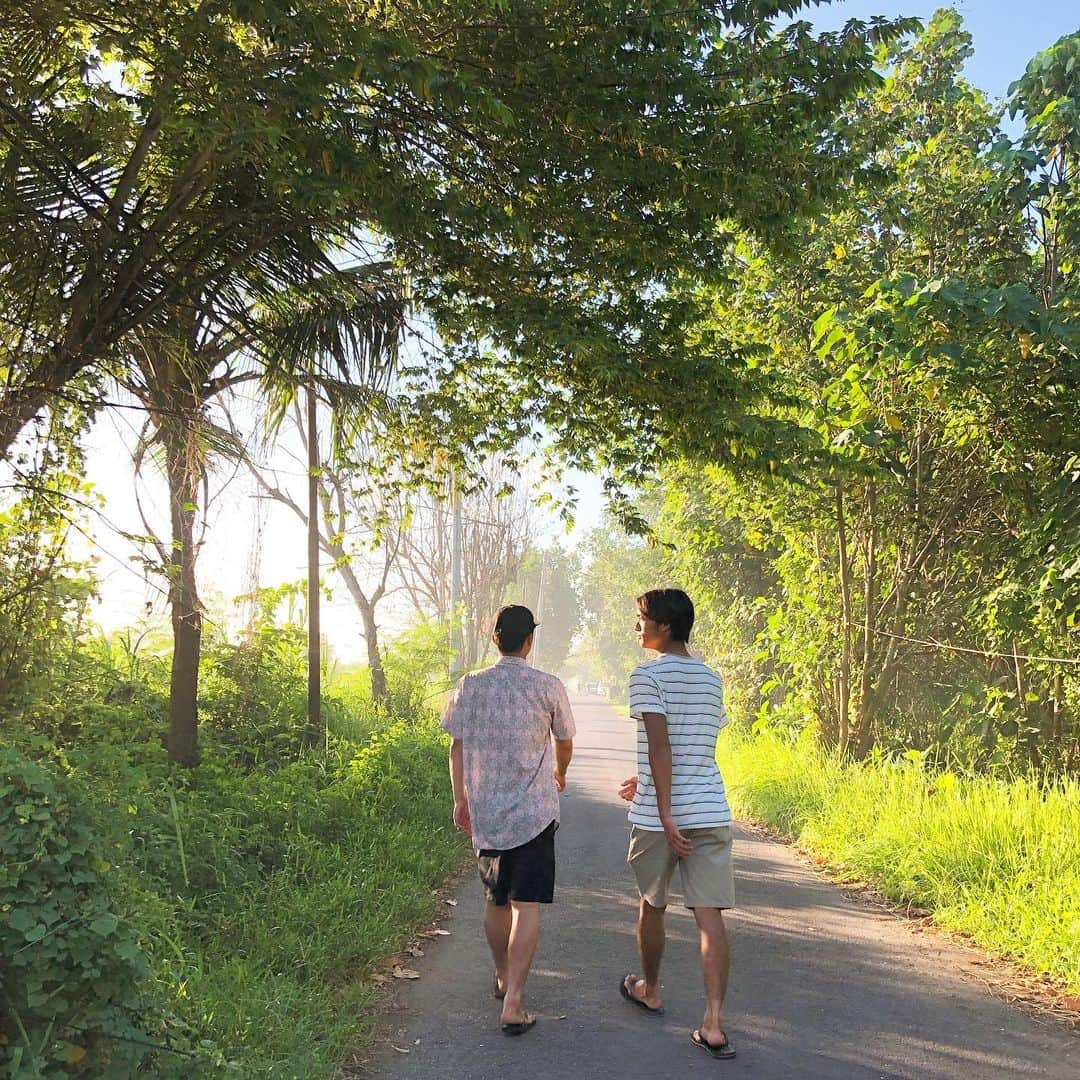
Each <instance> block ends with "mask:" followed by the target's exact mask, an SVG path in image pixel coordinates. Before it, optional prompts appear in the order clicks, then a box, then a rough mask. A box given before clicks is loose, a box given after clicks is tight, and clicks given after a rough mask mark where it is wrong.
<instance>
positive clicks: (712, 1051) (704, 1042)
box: [690, 1028, 735, 1061]
mask: <svg viewBox="0 0 1080 1080" xmlns="http://www.w3.org/2000/svg"><path fill="white" fill-rule="evenodd" d="M690 1041H691V1042H692V1043H693V1044H694V1045H695V1046H700V1047H701V1049H702V1050H704V1051H705V1053H706V1054H708V1055H709V1056H710V1057H714V1058H716V1059H718V1060H721V1061H723V1060H726V1059H728V1058H733V1057H734V1056H735V1047H734V1046H732V1045H731V1040H730V1039H729V1038H728V1037H727V1032H726V1031H725V1032H724V1041H723V1042H719V1043H711V1042H709V1040H708V1039H706V1038H705V1036H704V1035H702V1034H701V1028H694V1030H693V1031H691V1032H690Z"/></svg>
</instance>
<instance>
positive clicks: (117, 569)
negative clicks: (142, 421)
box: [88, 0, 1080, 659]
mask: <svg viewBox="0 0 1080 1080" xmlns="http://www.w3.org/2000/svg"><path fill="white" fill-rule="evenodd" d="M939 6H941V5H939V4H926V3H918V2H894V0H840V2H838V3H835V4H831V5H826V6H822V7H817V8H812V9H809V10H808V11H807V12H806V13H805V14H804V15H803V17H805V18H809V19H811V21H813V22H814V23H815V25H816V26H818V27H819V28H821V29H832V28H835V27H838V26H840V25H842V24H843V22H844V21H845V20H847V19H849V18H858V19H867V18H869V17H871V16H872V15H886V16H896V15H901V14H903V15H914V16H916V17H919V18H922V19H924V20H926V19H929V17H930V16H931V15H932V14H933V12H934V11H935V10H936V9H937V8H938V7H939ZM955 6H956V7H957V8H958V10H959V11H960V13H961V15H962V16H963V18H964V22H965V25H966V27H967V29H968V30H969V31H970V32H971V34H972V36H973V39H974V47H975V55H974V56H973V58H972V59H971V60H970V61H969V63H968V67H967V76H968V78H969V79H970V80H971V81H972V82H973V83H975V84H976V85H977V86H980V87H982V88H983V89H984V90H986V91H987V92H988V93H990V94H991V95H993V96H994V97H1002V96H1004V94H1005V92H1006V89H1007V87H1008V85H1009V83H1010V82H1012V81H1013V80H1015V79H1016V78H1018V77H1019V76H1020V75H1021V74H1023V71H1024V68H1025V66H1026V65H1027V62H1028V60H1029V59H1030V58H1031V57H1032V56H1033V55H1034V54H1035V53H1036V52H1038V51H1039V50H1041V49H1045V48H1047V47H1048V46H1049V45H1051V44H1053V42H1055V41H1056V40H1057V39H1058V38H1059V37H1061V36H1062V35H1063V34H1066V33H1070V32H1072V31H1074V30H1076V29H1077V28H1078V27H1080V15H1078V14H1077V12H1078V10H1080V7H1078V5H1077V3H1076V2H1075V0H1074V2H1066V0H1026V2H1024V3H1015V2H1010V0H966V2H964V3H959V4H957V5H955ZM132 422H135V423H137V418H136V417H135V416H134V414H130V413H127V414H120V415H118V416H116V417H115V418H114V419H112V420H110V419H106V420H104V421H103V422H102V423H100V424H99V425H98V427H97V429H96V430H95V432H94V433H93V437H92V439H91V443H92V445H93V446H94V447H96V449H95V450H94V451H93V452H92V453H91V454H90V456H89V470H88V472H89V478H90V479H91V480H93V481H94V483H96V484H97V485H98V486H99V488H100V490H101V491H102V492H103V494H104V495H105V497H106V499H107V513H108V515H109V517H110V519H111V520H112V521H114V522H115V523H116V524H117V525H118V526H119V527H120V528H122V529H125V530H127V531H130V532H133V533H139V532H141V531H142V526H141V524H140V523H139V519H138V516H137V513H136V510H135V504H134V501H133V499H132V494H131V493H132V483H133V481H132V478H131V469H130V465H129V460H130V457H129V454H128V452H127V450H126V449H125V447H124V438H122V437H121V430H122V429H123V428H125V427H129V426H130V424H131V423H132ZM128 437H130V431H129V432H128ZM289 471H294V470H293V469H290V470H289ZM292 479H293V482H294V483H295V484H296V485H297V491H296V495H297V496H298V497H302V494H303V484H304V478H303V473H302V471H301V470H295V475H294V476H293V477H292ZM573 482H574V483H575V485H576V486H577V487H578V489H579V490H580V501H579V506H578V512H577V521H578V527H577V529H576V531H575V535H574V536H573V537H571V538H570V542H573V540H574V539H575V538H576V537H579V536H581V535H583V534H584V533H585V532H587V531H588V529H589V528H591V527H592V526H593V525H594V524H595V523H596V521H597V519H598V517H599V511H600V495H599V492H600V487H599V483H598V481H597V480H596V478H594V477H582V476H576V477H574V478H573ZM149 487H150V488H151V490H150V491H149V492H148V496H149V502H151V503H153V502H154V491H153V489H154V488H155V487H157V493H158V499H157V501H158V504H159V508H160V507H161V498H160V486H159V485H153V484H151V485H149ZM253 495H254V492H253V491H252V490H251V489H250V485H249V484H248V483H247V482H246V479H245V478H241V479H240V480H239V481H238V482H237V483H235V484H234V485H233V486H231V487H230V488H229V490H228V492H227V493H226V494H225V495H224V496H223V497H222V498H220V499H219V500H218V501H217V502H216V503H215V505H214V508H213V509H212V512H211V525H210V529H209V530H208V534H207V544H206V547H205V548H204V550H203V551H202V553H201V556H200V578H201V581H202V582H203V593H204V597H206V598H210V597H213V596H215V595H216V596H219V597H231V596H233V595H236V594H237V593H240V592H242V591H243V590H244V588H245V586H246V583H247V581H248V579H249V575H250V571H251V567H252V559H251V556H250V547H251V541H252V540H253V538H254V537H255V535H256V534H258V533H260V532H261V538H262V545H261V559H260V567H259V571H260V580H261V582H262V584H263V585H269V584H279V583H281V582H283V581H295V580H298V579H299V578H300V577H302V575H303V574H304V563H303V552H304V535H303V530H302V527H301V525H300V524H299V522H298V521H297V520H296V519H295V518H294V517H292V516H291V515H290V514H289V512H288V511H286V510H284V509H282V508H280V507H276V506H271V507H269V508H268V509H267V510H266V511H265V514H264V515H260V513H258V512H257V506H258V504H257V502H256V500H255V499H254V498H253ZM260 526H261V528H260ZM96 531H97V537H98V541H99V543H100V545H101V547H102V548H106V549H108V553H107V554H104V553H102V552H101V551H100V550H99V551H98V555H99V558H100V559H101V562H100V565H99V573H100V576H101V579H102V594H103V602H102V604H101V605H100V607H99V609H98V612H97V615H98V617H99V618H100V619H101V621H102V622H103V623H105V624H106V625H107V626H110V627H117V626H122V625H126V624H130V623H132V622H133V621H134V620H136V619H137V618H138V617H139V615H140V613H142V612H143V611H144V610H145V609H146V607H147V605H148V604H149V605H150V606H151V608H152V610H153V612H154V613H155V614H156V615H157V616H161V615H163V614H164V611H165V608H164V597H163V593H162V592H161V590H160V583H154V584H149V585H148V584H144V582H143V581H142V580H141V573H140V571H138V570H137V569H136V568H135V564H134V563H132V562H131V561H130V558H131V555H132V553H133V550H134V549H133V547H132V546H131V545H130V543H129V542H127V541H125V540H123V539H122V538H120V537H119V536H116V535H110V533H109V530H108V529H106V528H104V527H99V528H98V529H97V530H96ZM542 531H543V533H545V534H546V535H547V536H548V537H549V538H559V539H560V540H561V541H562V542H566V538H565V536H564V535H562V533H561V526H560V524H559V523H558V521H557V520H556V519H555V518H554V517H553V516H551V515H548V516H547V517H546V518H545V520H544V524H543V527H542ZM330 580H331V583H332V585H333V587H334V589H335V600H334V601H333V603H332V604H330V605H329V607H328V609H327V610H326V612H325V614H324V626H325V629H326V632H327V634H328V636H329V638H330V640H331V641H332V642H333V644H334V648H335V651H336V652H337V654H338V655H339V656H342V657H343V658H346V659H353V658H358V657H359V656H360V654H361V651H362V638H361V636H360V628H359V622H358V620H357V618H356V617H355V615H354V613H353V609H352V607H351V604H350V603H349V601H348V599H347V597H346V595H345V593H344V590H343V589H342V588H340V587H338V586H337V583H336V582H334V581H333V579H332V578H331V579H330ZM400 619H401V614H400V612H399V613H398V614H397V615H396V617H395V615H394V614H393V613H392V612H391V611H388V612H387V615H386V618H385V619H383V620H380V621H382V622H388V623H390V625H391V626H392V625H393V624H394V623H396V622H400Z"/></svg>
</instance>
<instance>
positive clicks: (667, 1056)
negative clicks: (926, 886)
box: [370, 698, 1080, 1080]
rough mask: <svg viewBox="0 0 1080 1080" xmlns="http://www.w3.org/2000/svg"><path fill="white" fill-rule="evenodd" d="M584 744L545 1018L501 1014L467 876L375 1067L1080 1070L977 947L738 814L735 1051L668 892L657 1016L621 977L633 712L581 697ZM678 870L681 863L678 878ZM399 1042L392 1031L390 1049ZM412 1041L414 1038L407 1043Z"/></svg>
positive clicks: (536, 991)
mask: <svg viewBox="0 0 1080 1080" xmlns="http://www.w3.org/2000/svg"><path fill="white" fill-rule="evenodd" d="M574 712H575V716H576V717H577V722H578V737H577V739H576V740H575V755H574V761H573V763H572V765H571V767H570V776H569V782H568V784H567V790H566V792H565V793H564V795H563V804H562V828H561V829H560V830H559V833H558V837H557V856H558V860H559V879H558V884H557V886H556V895H555V903H554V905H553V906H552V907H551V908H550V909H546V910H545V912H544V921H543V927H542V930H541V939H540V946H539V949H538V950H537V956H536V959H535V961H534V964H533V970H532V975H531V977H530V980H529V985H528V989H527V993H526V1004H527V1006H528V1008H529V1009H530V1011H532V1012H533V1013H535V1014H536V1015H537V1016H538V1018H539V1022H538V1024H537V1026H536V1027H535V1028H534V1029H533V1030H532V1031H530V1032H528V1033H527V1034H525V1035H523V1036H521V1037H520V1038H506V1037H505V1036H503V1035H502V1034H501V1032H500V1029H499V1006H498V1003H497V1002H496V1001H495V1000H494V999H493V998H492V997H491V961H490V956H489V954H488V952H487V948H486V946H485V944H484V938H483V929H482V921H481V917H482V905H483V898H482V894H481V890H480V885H479V883H478V882H477V881H475V879H473V878H471V877H470V878H468V879H466V881H465V883H464V885H463V886H462V888H461V889H460V891H459V892H458V894H457V899H458V901H459V902H458V905H457V907H449V908H448V910H449V912H450V915H449V917H448V919H447V920H446V921H445V923H444V924H443V925H444V926H445V928H446V929H448V930H449V931H450V932H451V933H450V936H449V937H440V938H438V939H434V940H431V941H428V942H425V951H426V955H425V956H424V957H423V958H422V959H419V960H416V961H411V960H410V964H411V965H412V966H415V967H416V968H417V969H418V970H419V971H420V972H421V976H422V977H421V978H420V979H419V980H417V981H415V982H412V983H409V984H407V985H404V986H403V987H402V989H401V991H400V992H399V993H398V995H397V1001H396V1003H395V1004H394V1005H392V1006H391V1009H390V1011H389V1013H388V1015H387V1017H386V1018H385V1033H386V1039H385V1042H384V1044H383V1046H382V1048H381V1049H380V1050H379V1052H378V1053H377V1055H376V1057H375V1058H374V1059H373V1061H372V1062H371V1066H370V1075H372V1076H373V1077H376V1078H379V1080H417V1078H421V1077H422V1078H426V1080H427V1078H430V1080H435V1078H440V1080H443V1078H445V1080H487V1078H492V1080H496V1078H497V1080H518V1078H520V1080H531V1078H535V1080H545V1078H548V1077H550V1078H558V1080H573V1078H578V1077H582V1078H590V1080H591V1078H607V1077H611V1078H613V1080H614V1078H618V1080H637V1078H641V1080H662V1078H666V1077H684V1076H712V1075H716V1074H718V1073H723V1074H724V1075H728V1076H738V1077H740V1078H754V1080H758V1078H764V1080H774V1078H775V1080H781V1078H786V1077H798V1078H799V1080H900V1078H903V1080H991V1078H992V1080H1001V1078H1012V1077H1018V1078H1027V1077H1047V1078H1053V1080H1078V1078H1080V1038H1078V1037H1077V1036H1076V1035H1074V1034H1073V1033H1071V1032H1069V1031H1068V1030H1066V1029H1064V1028H1063V1027H1061V1026H1059V1025H1056V1024H1053V1023H1043V1022H1040V1021H1038V1020H1036V1019H1033V1018H1032V1017H1030V1016H1028V1015H1026V1014H1024V1013H1021V1012H1019V1011H1017V1010H1016V1009H1014V1008H1012V1007H1010V1006H1008V1005H1007V1004H1005V1003H1003V1002H1002V1001H1000V1000H998V999H997V998H995V997H993V996H992V995H991V994H990V993H989V991H988V990H987V988H986V986H985V985H984V984H983V983H982V982H980V981H979V980H978V978H977V977H975V976H974V975H973V974H971V972H972V970H973V969H974V970H976V971H977V970H978V969H977V967H976V966H975V963H974V962H975V960H976V959H977V956H976V954H974V953H973V952H971V951H969V950H967V949H964V948H962V947H959V946H957V945H955V944H953V943H951V942H950V941H948V940H947V939H945V938H944V937H942V936H940V935H938V934H935V933H932V932H931V933H915V932H913V930H912V928H911V926H910V924H908V923H906V922H904V921H902V920H898V919H896V918H895V917H893V916H892V915H890V914H888V913H887V912H883V911H881V910H879V909H877V908H875V907H873V906H871V905H868V904H867V903H865V902H864V901H861V900H859V899H858V898H854V897H850V896H848V895H846V894H844V893H843V892H841V891H840V890H838V889H837V888H835V887H833V886H832V885H830V884H829V883H828V882H826V881H823V880H822V879H821V878H820V877H819V876H818V875H816V874H815V873H813V872H812V871H811V870H810V869H808V868H807V867H806V866H805V865H803V864H802V863H801V862H800V861H799V859H798V858H797V857H796V856H795V855H794V854H793V853H792V852H791V851H790V850H789V849H788V848H786V847H785V846H784V845H782V844H778V843H774V842H772V841H770V840H767V839H764V838H762V837H760V836H759V835H755V834H754V833H752V832H748V831H747V830H737V834H736V842H735V875H736V903H737V905H738V907H737V908H736V910H734V911H732V912H730V913H729V916H728V933H729V937H730V939H731V949H732V970H731V983H730V989H729V993H728V1001H727V1006H726V1012H727V1022H728V1034H729V1036H730V1038H731V1041H732V1043H733V1044H734V1046H735V1047H736V1050H737V1051H738V1057H736V1058H735V1059H734V1060H731V1061H715V1060H713V1059H712V1058H710V1057H709V1056H708V1055H706V1054H705V1053H704V1052H703V1051H702V1050H700V1049H698V1048H697V1047H695V1046H693V1045H692V1044H691V1042H690V1039H689V1033H690V1031H691V1029H692V1028H694V1027H696V1026H697V1025H698V1024H699V1023H700V1022H701V1013H702V990H701V974H700V969H699V967H698V954H697V950H698V937H697V931H696V927H695V925H694V921H693V916H692V914H691V913H690V912H689V911H688V910H687V909H685V908H683V907H682V906H681V897H678V896H676V897H674V898H673V901H672V904H671V906H670V907H669V908H668V920H667V929H668V937H667V951H666V953H665V957H664V964H663V969H662V982H663V995H664V1003H665V1007H666V1014H665V1015H664V1016H663V1017H652V1016H647V1015H645V1014H644V1013H642V1012H641V1011H640V1010H638V1009H636V1008H634V1007H633V1006H632V1005H629V1004H627V1003H626V1002H624V1001H623V1000H622V999H621V998H620V996H619V993H618V985H619V981H620V979H621V977H622V976H623V975H624V974H625V973H626V972H628V971H636V970H637V969H638V960H637V955H636V946H635V941H634V921H635V917H636V910H637V898H636V892H635V890H634V888H633V881H632V877H631V875H630V872H629V870H628V868H627V867H626V864H625V853H626V836H627V825H626V812H625V810H626V806H625V804H624V803H622V802H621V801H620V800H619V799H618V796H617V794H616V791H617V788H618V784H619V782H620V781H621V780H622V779H624V778H625V777H626V776H629V775H631V774H632V773H633V772H634V764H633V761H634V754H633V726H632V725H631V724H630V723H629V722H628V721H627V720H625V719H623V718H622V717H621V716H620V715H619V714H618V713H616V712H615V711H614V710H613V709H611V708H610V707H608V706H607V705H606V704H604V703H603V702H602V701H601V700H600V699H597V698H587V699H579V700H577V701H575V702H574ZM677 883H678V875H676V881H675V884H676V885H677ZM395 1047H397V1048H398V1049H394V1048H395ZM402 1050H406V1051H408V1052H407V1053H401V1052H400V1051H402Z"/></svg>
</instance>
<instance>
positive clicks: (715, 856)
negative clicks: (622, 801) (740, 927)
mask: <svg viewBox="0 0 1080 1080" xmlns="http://www.w3.org/2000/svg"><path fill="white" fill-rule="evenodd" d="M680 831H681V832H682V834H683V836H685V837H686V838H687V839H688V840H689V841H690V844H691V845H692V848H693V850H692V851H691V852H690V854H689V855H688V856H687V857H686V858H685V859H679V858H677V857H676V855H675V852H673V851H672V850H671V848H670V847H669V846H668V842H667V837H666V836H665V835H664V833H662V832H648V831H646V830H645V829H639V828H638V827H637V826H636V825H631V826H630V851H629V854H628V855H627V857H626V861H627V862H628V863H629V864H630V866H631V867H632V868H633V871H634V874H635V876H636V877H637V885H638V892H639V893H640V894H641V896H642V897H643V898H644V899H645V900H647V901H648V903H649V904H650V905H651V906H652V907H656V908H662V907H667V902H668V886H669V885H670V884H671V878H672V875H673V874H674V873H675V866H676V864H677V865H678V867H679V871H680V874H681V876H682V887H683V896H684V897H685V899H686V906H687V907H688V908H695V907H713V908H730V907H734V906H735V875H734V872H733V871H732V868H731V826H730V825H719V826H716V827H715V828H712V829H681V830H680Z"/></svg>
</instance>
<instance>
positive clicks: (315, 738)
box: [307, 386, 325, 745]
mask: <svg viewBox="0 0 1080 1080" xmlns="http://www.w3.org/2000/svg"><path fill="white" fill-rule="evenodd" d="M317 422H318V412H317V403H316V399H315V387H314V386H309V387H308V390H307V439H308V519H307V529H308V544H307V559H308V588H307V603H308V692H307V713H308V740H309V741H310V742H311V743H312V745H315V744H317V743H318V742H319V741H320V739H323V738H324V737H325V732H324V731H323V724H322V633H321V631H320V629H319V599H320V597H319V473H320V469H321V463H320V461H319V433H318V430H317V426H316V425H317Z"/></svg>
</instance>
